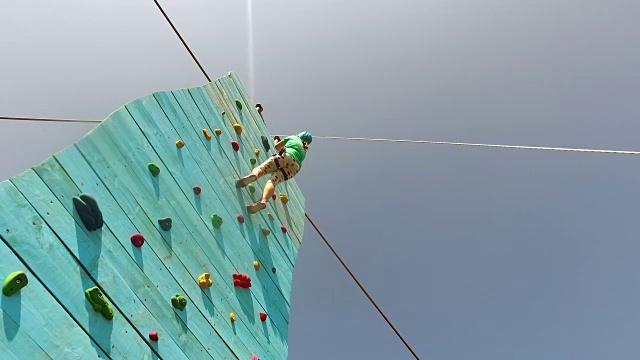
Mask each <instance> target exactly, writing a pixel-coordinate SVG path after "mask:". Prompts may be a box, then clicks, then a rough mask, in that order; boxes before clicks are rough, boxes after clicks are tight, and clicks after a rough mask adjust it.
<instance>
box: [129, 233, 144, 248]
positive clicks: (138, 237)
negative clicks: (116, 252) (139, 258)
mask: <svg viewBox="0 0 640 360" xmlns="http://www.w3.org/2000/svg"><path fill="white" fill-rule="evenodd" d="M131 243H132V244H133V246H135V247H140V246H142V244H144V236H143V235H142V234H137V233H136V234H133V235H131Z"/></svg>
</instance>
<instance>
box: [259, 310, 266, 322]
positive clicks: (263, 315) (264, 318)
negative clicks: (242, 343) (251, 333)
mask: <svg viewBox="0 0 640 360" xmlns="http://www.w3.org/2000/svg"><path fill="white" fill-rule="evenodd" d="M260 320H262V321H267V314H265V313H263V312H261V313H260Z"/></svg>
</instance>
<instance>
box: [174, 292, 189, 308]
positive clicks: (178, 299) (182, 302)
mask: <svg viewBox="0 0 640 360" xmlns="http://www.w3.org/2000/svg"><path fill="white" fill-rule="evenodd" d="M171 304H172V305H173V307H174V308H176V309H178V310H184V308H185V307H187V299H186V298H185V297H184V296H182V295H180V294H175V295H174V296H172V297H171Z"/></svg>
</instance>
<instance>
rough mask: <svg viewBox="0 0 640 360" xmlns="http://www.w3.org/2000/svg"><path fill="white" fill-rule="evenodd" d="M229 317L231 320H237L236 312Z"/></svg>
mask: <svg viewBox="0 0 640 360" xmlns="http://www.w3.org/2000/svg"><path fill="white" fill-rule="evenodd" d="M229 319H231V322H234V321H236V314H234V313H231V314H229Z"/></svg>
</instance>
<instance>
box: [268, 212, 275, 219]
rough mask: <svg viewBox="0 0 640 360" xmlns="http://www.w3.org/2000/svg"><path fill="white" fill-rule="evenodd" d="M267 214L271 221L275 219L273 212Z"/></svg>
mask: <svg viewBox="0 0 640 360" xmlns="http://www.w3.org/2000/svg"><path fill="white" fill-rule="evenodd" d="M267 216H268V217H269V220H271V221H273V220H274V217H273V215H271V213H267Z"/></svg>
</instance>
